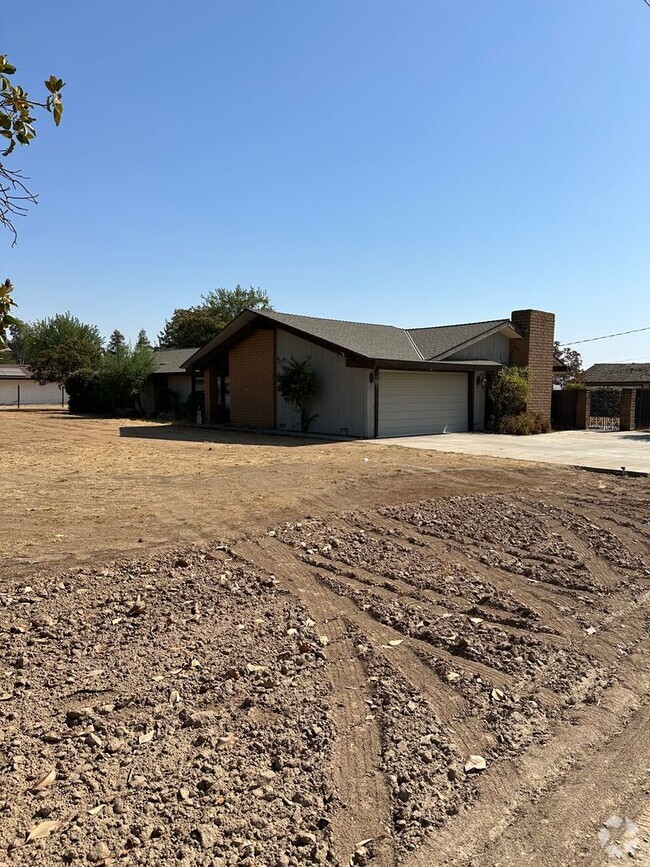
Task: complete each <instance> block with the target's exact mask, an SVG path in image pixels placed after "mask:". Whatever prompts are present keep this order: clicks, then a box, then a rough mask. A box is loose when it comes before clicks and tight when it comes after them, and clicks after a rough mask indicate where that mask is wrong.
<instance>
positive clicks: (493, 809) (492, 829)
mask: <svg viewBox="0 0 650 867" xmlns="http://www.w3.org/2000/svg"><path fill="white" fill-rule="evenodd" d="M638 707H639V700H638V697H637V696H636V695H635V693H633V692H632V691H631V690H629V689H626V688H623V687H613V688H612V689H611V690H610V691H609V694H608V695H607V698H606V700H604V701H603V702H602V704H601V706H599V707H598V708H582V709H580V710H578V711H576V714H575V718H574V720H573V725H572V726H571V727H566V726H563V727H561V728H560V731H559V733H558V734H556V736H555V737H553V738H552V739H551V740H550V741H549V742H548V743H547V744H546V745H545V746H544V747H537V746H533V747H530V748H529V749H528V751H527V752H526V753H525V754H524V755H523V756H522V757H521V758H520V759H517V760H514V761H506V762H504V763H503V764H504V765H509V768H508V771H509V773H508V774H507V785H505V786H504V785H503V784H502V782H501V780H499V779H495V777H494V775H492V774H487V775H485V776H484V777H483V778H482V779H481V780H480V781H479V790H480V798H479V799H478V801H477V802H476V804H474V805H472V808H471V810H470V811H468V812H466V813H464V814H463V816H462V817H458V818H454V819H452V820H450V821H449V822H448V823H447V825H446V827H444V828H443V829H442V830H441V831H440V833H439V834H438V835H437V836H436V839H435V842H434V841H432V842H430V843H429V842H428V843H426V844H425V845H423V846H422V847H421V848H420V849H419V850H418V851H417V852H416V853H414V855H413V856H412V857H411V858H409V859H408V860H406V861H405V862H404V867H431V865H432V864H436V865H437V867H438V865H440V867H442V865H445V867H474V865H480V867H506V865H509V867H510V865H511V867H524V865H530V867H533V865H534V867H539V865H540V864H541V863H544V864H552V865H553V867H575V865H576V863H578V862H577V859H576V858H575V850H572V852H571V855H570V858H569V860H560V859H559V858H556V851H557V848H556V842H555V829H552V833H550V834H549V833H548V832H549V828H548V827H547V822H546V820H545V818H544V816H542V818H540V815H539V814H540V812H541V810H540V808H539V797H540V795H541V796H542V798H543V799H546V803H547V804H548V805H549V809H551V805H553V804H554V803H556V804H557V808H556V809H557V810H558V811H559V812H561V811H562V808H561V804H563V803H565V802H568V803H567V806H566V808H565V812H566V813H567V816H566V819H564V818H563V819H562V822H564V821H565V820H566V821H568V822H569V823H570V821H578V820H579V818H580V815H581V814H582V813H583V812H584V810H585V803H587V804H588V803H590V801H586V802H585V801H583V800H581V799H580V798H576V797H575V796H574V794H573V793H572V792H571V791H569V788H570V787H571V785H572V783H571V782H569V783H567V782H566V781H567V779H569V780H570V781H572V780H573V779H575V780H578V781H579V780H580V779H583V780H584V774H585V767H587V766H588V767H589V773H590V774H591V772H592V769H593V768H595V767H598V763H599V761H600V756H601V755H602V754H603V752H604V753H605V755H606V751H607V749H608V744H609V742H610V740H612V739H613V738H615V737H616V735H617V733H618V732H619V731H620V730H621V728H623V729H624V731H627V732H628V733H629V735H630V741H631V742H634V741H635V740H637V739H638V733H639V729H638V728H637V726H636V724H635V719H636V717H635V713H636V711H637V709H638ZM644 712H647V708H646V709H645V710H644ZM645 741H646V743H645V744H644V747H643V749H644V753H643V755H644V756H645V754H646V752H647V751H648V749H649V744H648V739H647V737H646V739H645ZM648 760H649V761H650V756H649V757H648ZM501 770H502V771H504V770H505V768H503V767H502V768H501ZM585 797H586V795H585ZM601 799H602V791H601V790H599V788H598V787H597V786H594V788H593V792H592V795H591V803H599V801H600V800H601ZM533 805H534V809H533V808H532V807H533ZM569 811H570V812H571V816H570V817H569ZM529 814H530V816H531V818H530V819H529V820H527V818H526V817H527V816H528V815H529ZM574 814H575V815H574ZM604 818H607V817H604ZM527 821H528V822H529V826H530V827H529V828H528V834H530V835H531V836H533V835H536V836H537V837H539V839H537V841H536V842H535V844H534V845H531V846H530V849H529V850H528V852H527V854H526V856H524V854H523V851H522V839H523V836H524V829H523V828H522V825H521V824H520V823H523V826H524V828H525V823H526V822H527ZM538 825H539V828H538V827H537V826H538ZM597 831H598V828H596V831H595V834H597ZM549 837H550V839H549ZM502 839H503V842H502ZM542 852H543V853H544V859H545V860H544V861H543V862H542V861H540V854H541V853H542ZM595 863H599V862H595Z"/></svg>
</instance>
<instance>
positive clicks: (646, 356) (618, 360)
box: [608, 355, 650, 364]
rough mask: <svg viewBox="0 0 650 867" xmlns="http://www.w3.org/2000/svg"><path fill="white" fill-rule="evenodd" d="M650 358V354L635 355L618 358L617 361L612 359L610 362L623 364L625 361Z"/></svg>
mask: <svg viewBox="0 0 650 867" xmlns="http://www.w3.org/2000/svg"><path fill="white" fill-rule="evenodd" d="M646 358H650V355H635V356H634V358H618V359H617V360H616V361H610V362H608V363H609V364H622V363H623V362H624V361H645V360H646Z"/></svg>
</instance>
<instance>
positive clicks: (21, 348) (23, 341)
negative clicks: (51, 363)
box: [7, 319, 30, 364]
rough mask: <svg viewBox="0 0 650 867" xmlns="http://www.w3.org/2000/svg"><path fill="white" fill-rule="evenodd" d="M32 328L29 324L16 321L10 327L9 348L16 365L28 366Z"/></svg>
mask: <svg viewBox="0 0 650 867" xmlns="http://www.w3.org/2000/svg"><path fill="white" fill-rule="evenodd" d="M29 329H30V326H29V324H28V323H27V322H22V321H21V320H20V319H16V320H15V322H14V323H13V325H10V326H9V332H8V334H9V336H8V338H7V348H8V350H9V351H10V352H11V358H12V360H13V361H15V363H16V364H27V342H28V339H29Z"/></svg>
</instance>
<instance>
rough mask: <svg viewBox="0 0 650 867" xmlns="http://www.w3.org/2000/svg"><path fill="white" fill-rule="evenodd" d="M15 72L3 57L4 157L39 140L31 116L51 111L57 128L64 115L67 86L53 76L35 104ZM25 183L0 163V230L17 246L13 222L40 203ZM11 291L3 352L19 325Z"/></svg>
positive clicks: (2, 302) (2, 313)
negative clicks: (12, 328) (63, 93)
mask: <svg viewBox="0 0 650 867" xmlns="http://www.w3.org/2000/svg"><path fill="white" fill-rule="evenodd" d="M15 72H16V67H15V66H14V65H13V64H12V63H9V61H8V59H7V55H6V54H0V136H2V137H3V138H4V139H5V140H6V142H7V145H6V147H5V149H4V150H3V151H0V156H1V157H8V156H9V155H10V154H11V153H12V152H13V150H14V149H15V147H16V145H17V144H19V145H28V144H29V143H30V142H31V140H32V139H33V138H34V137H35V136H36V129H35V127H34V124H35V118H34V117H33V116H32V111H33V110H34V109H36V108H43V109H45V110H46V111H49V112H50V113H51V114H52V117H53V118H54V123H55V125H56V126H58V125H59V123H60V122H61V115H62V114H63V102H62V100H61V91H62V90H63V88H64V86H65V85H64V82H63V81H62V80H61V79H60V78H57V77H56V76H55V75H50V77H49V78H48V79H46V80H45V88H46V90H47V91H48V95H47V96H46V97H45V101H44V102H36V101H34V100H32V99H30V98H29V94H28V93H27V91H26V90H24V89H23V88H22V87H20V86H19V85H17V84H15V83H14V82H13V80H12V76H13V75H14V74H15ZM25 180H26V178H25V176H24V175H23V174H22V173H21V172H20V170H16V169H10V168H8V167H7V166H6V165H5V163H4V161H1V160H0V226H3V227H4V228H6V229H9V231H10V232H11V234H12V235H13V243H14V244H15V243H16V240H17V238H18V233H17V232H16V227H15V226H14V224H13V218H14V217H16V216H23V215H24V214H26V213H27V207H26V205H27V204H36V201H37V199H36V196H35V195H34V193H32V192H31V191H30V190H29V189H28V188H27V187H26V186H25V183H24V182H25ZM12 291H13V286H12V285H11V281H10V280H8V279H7V280H5V282H4V283H3V284H1V285H0V349H2V348H3V347H4V345H5V338H6V333H7V328H9V326H10V325H13V324H15V321H16V320H15V318H14V317H13V316H12V315H11V308H12V307H15V306H16V302H15V301H13V299H12V297H11V293H12Z"/></svg>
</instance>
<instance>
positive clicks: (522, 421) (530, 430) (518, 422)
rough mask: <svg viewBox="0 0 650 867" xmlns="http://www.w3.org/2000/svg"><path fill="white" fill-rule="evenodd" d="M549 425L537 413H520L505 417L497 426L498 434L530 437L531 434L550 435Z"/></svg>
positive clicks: (547, 421)
mask: <svg viewBox="0 0 650 867" xmlns="http://www.w3.org/2000/svg"><path fill="white" fill-rule="evenodd" d="M550 431H551V423H550V421H549V420H548V419H547V418H544V416H543V415H542V414H541V413H539V412H522V413H519V414H518V415H507V416H505V417H504V418H503V419H501V422H500V424H499V433H503V434H510V435H511V436H530V435H531V434H542V433H550Z"/></svg>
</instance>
